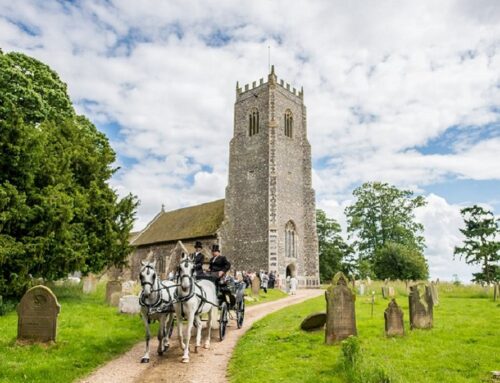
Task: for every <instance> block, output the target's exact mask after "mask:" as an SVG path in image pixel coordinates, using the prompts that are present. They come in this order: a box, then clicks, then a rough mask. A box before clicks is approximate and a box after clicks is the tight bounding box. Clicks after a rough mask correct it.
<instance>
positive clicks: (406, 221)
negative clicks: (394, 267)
mask: <svg viewBox="0 0 500 383" xmlns="http://www.w3.org/2000/svg"><path fill="white" fill-rule="evenodd" d="M353 195H354V196H355V197H356V201H355V202H354V203H353V204H352V205H350V206H348V207H347V208H346V210H345V213H346V216H347V223H348V228H347V230H348V232H349V236H350V238H354V243H353V245H354V247H355V249H356V250H357V252H358V254H359V263H360V265H361V264H362V265H364V266H363V267H364V271H363V274H369V273H370V270H371V271H373V261H374V256H375V254H376V252H377V251H378V250H380V249H381V248H383V247H384V245H385V244H386V243H389V242H392V243H397V244H401V245H404V246H406V247H408V248H415V249H418V250H419V251H421V252H422V251H423V249H424V247H425V241H424V237H423V236H422V234H421V233H422V231H423V229H424V228H423V225H422V224H421V223H419V222H416V220H415V213H414V212H415V209H416V208H418V207H421V206H424V205H425V204H426V201H425V199H424V197H422V196H415V197H414V196H413V192H412V191H410V190H400V189H398V188H396V187H395V186H392V185H389V184H387V183H382V182H367V183H364V184H363V185H361V186H360V187H358V188H357V189H355V190H354V192H353ZM375 276H376V275H375Z"/></svg>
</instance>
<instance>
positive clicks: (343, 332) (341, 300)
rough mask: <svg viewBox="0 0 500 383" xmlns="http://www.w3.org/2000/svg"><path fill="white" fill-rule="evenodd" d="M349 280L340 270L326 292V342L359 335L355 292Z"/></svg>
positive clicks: (329, 342) (330, 342)
mask: <svg viewBox="0 0 500 383" xmlns="http://www.w3.org/2000/svg"><path fill="white" fill-rule="evenodd" d="M348 286H349V281H348V279H347V278H346V277H345V275H344V274H343V273H341V272H338V273H337V274H336V275H335V277H334V278H333V281H332V285H331V286H330V287H329V288H328V289H327V290H326V292H325V299H326V313H327V318H326V330H325V342H326V344H332V343H335V342H339V341H341V340H343V339H346V338H347V337H349V336H350V335H357V330H356V314H355V306H354V301H355V299H356V296H355V294H353V292H352V291H351V290H350V289H349V287H348Z"/></svg>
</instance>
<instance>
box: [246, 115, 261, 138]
mask: <svg viewBox="0 0 500 383" xmlns="http://www.w3.org/2000/svg"><path fill="white" fill-rule="evenodd" d="M257 133H259V111H258V110H257V109H256V108H253V109H252V110H251V111H250V114H249V115H248V135H249V136H250V137H251V136H253V135H254V134H257Z"/></svg>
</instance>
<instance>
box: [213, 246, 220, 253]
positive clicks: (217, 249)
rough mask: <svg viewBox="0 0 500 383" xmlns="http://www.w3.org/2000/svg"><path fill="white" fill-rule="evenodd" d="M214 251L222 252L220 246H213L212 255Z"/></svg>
mask: <svg viewBox="0 0 500 383" xmlns="http://www.w3.org/2000/svg"><path fill="white" fill-rule="evenodd" d="M214 251H219V252H220V249H219V245H212V253H213V252H214Z"/></svg>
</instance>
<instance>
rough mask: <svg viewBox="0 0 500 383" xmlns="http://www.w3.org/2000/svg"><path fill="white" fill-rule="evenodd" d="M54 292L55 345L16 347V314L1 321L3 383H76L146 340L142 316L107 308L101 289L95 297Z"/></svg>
mask: <svg viewBox="0 0 500 383" xmlns="http://www.w3.org/2000/svg"><path fill="white" fill-rule="evenodd" d="M50 287H51V289H52V291H53V292H54V294H55V295H56V296H57V298H58V300H59V303H60V305H61V312H60V314H59V317H58V329H57V343H53V344H37V345H23V346H21V345H18V344H16V334H17V314H16V312H15V311H13V312H10V313H8V314H7V315H5V316H0V366H1V367H0V382H9V383H14V382H37V383H39V382H40V383H41V382H72V381H73V380H74V379H75V378H77V377H81V376H84V375H85V374H87V373H88V372H90V371H92V370H93V369H94V368H96V367H97V366H99V365H100V364H102V363H103V362H105V361H107V360H110V359H112V358H113V357H114V356H116V355H119V354H121V353H123V352H125V351H126V350H128V349H129V348H130V347H131V346H132V345H134V344H135V343H137V342H138V341H140V340H141V339H143V338H144V326H143V325H142V322H141V321H140V319H139V316H138V315H123V314H118V313H117V308H116V307H110V306H108V305H107V304H105V303H104V285H103V284H101V285H99V286H98V290H97V292H96V293H95V294H91V295H85V294H83V293H82V292H81V290H82V287H81V285H77V286H71V287H69V286H65V287H57V286H50ZM153 331H154V333H155V334H156V331H157V326H154V327H153Z"/></svg>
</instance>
